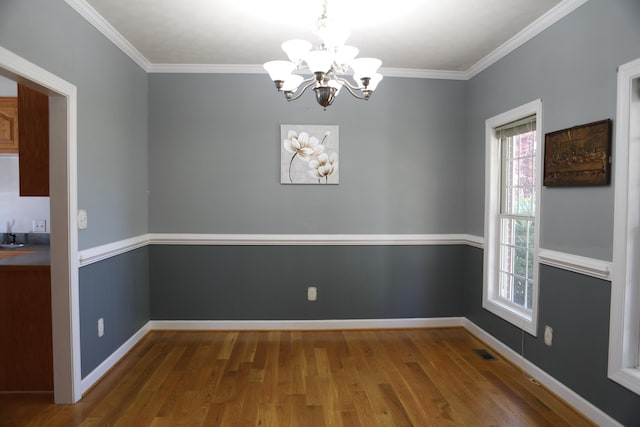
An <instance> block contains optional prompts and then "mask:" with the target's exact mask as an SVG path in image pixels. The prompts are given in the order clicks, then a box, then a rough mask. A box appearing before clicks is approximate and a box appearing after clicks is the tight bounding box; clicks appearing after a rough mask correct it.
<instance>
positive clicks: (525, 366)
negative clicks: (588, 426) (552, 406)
mask: <svg viewBox="0 0 640 427" xmlns="http://www.w3.org/2000/svg"><path fill="white" fill-rule="evenodd" d="M463 323H464V328H465V329H466V330H467V331H469V332H470V333H471V334H473V335H474V336H475V337H476V338H478V339H479V340H481V341H484V342H485V343H486V344H487V345H489V346H491V347H492V348H493V349H494V350H495V351H496V352H497V353H499V354H500V355H501V356H502V357H504V358H505V359H507V360H508V361H510V362H511V363H513V364H514V365H516V366H518V367H519V368H521V369H522V370H524V371H525V372H527V373H528V374H529V375H531V376H532V377H533V378H535V379H536V380H537V381H538V382H539V383H540V384H542V385H543V386H545V387H546V388H548V389H549V390H551V391H552V392H553V393H555V394H556V395H557V396H559V397H560V398H561V399H563V400H564V401H565V402H567V403H568V404H569V405H571V406H573V407H574V408H575V409H576V410H577V411H579V412H580V413H582V414H583V415H584V416H585V417H587V418H589V419H590V420H591V421H593V422H594V423H595V424H596V425H598V426H611V427H622V424H620V423H618V422H617V421H616V420H614V419H613V418H611V417H610V416H609V415H607V414H605V413H604V412H602V411H601V410H600V409H599V408H597V407H596V406H594V405H593V404H592V403H591V402H589V401H587V400H586V399H585V398H583V397H582V396H580V395H579V394H577V393H576V392H574V391H573V390H571V389H570V388H569V387H567V386H566V385H564V384H562V383H561V382H560V381H558V380H557V379H555V378H554V377H552V376H551V375H549V374H548V373H547V372H545V371H543V370H542V369H540V368H539V367H538V366H536V365H534V364H533V363H531V362H530V361H528V360H527V359H525V358H524V357H522V356H521V355H519V354H518V353H517V352H515V351H513V350H512V349H511V348H510V347H508V346H507V345H505V344H503V343H502V342H501V341H499V340H498V339H496V338H494V337H493V336H492V335H491V334H489V333H488V332H486V331H485V330H484V329H482V328H480V327H479V326H478V325H476V324H475V323H473V322H472V321H470V320H469V319H465V320H464V322H463Z"/></svg>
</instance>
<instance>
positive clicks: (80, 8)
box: [64, 0, 151, 72]
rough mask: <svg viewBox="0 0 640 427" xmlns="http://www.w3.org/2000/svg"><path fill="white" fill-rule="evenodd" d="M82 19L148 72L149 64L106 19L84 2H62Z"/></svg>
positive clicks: (77, 0) (72, 0)
mask: <svg viewBox="0 0 640 427" xmlns="http://www.w3.org/2000/svg"><path fill="white" fill-rule="evenodd" d="M64 1H65V2H66V3H67V4H68V5H69V6H71V7H72V8H73V9H74V10H75V11H76V12H78V13H79V14H80V16H82V17H83V18H84V19H86V20H87V22H89V23H90V24H91V25H93V26H94V27H95V28H96V29H97V30H98V31H100V32H101V33H102V35H104V36H105V37H106V38H108V39H109V40H110V41H111V42H112V43H113V44H115V45H116V46H117V47H118V48H119V49H120V50H121V51H122V52H124V53H125V55H127V56H128V57H129V58H131V59H132V60H133V62H135V63H136V64H138V66H139V67H140V68H142V69H143V70H144V71H146V72H149V68H150V67H151V62H149V60H148V59H147V58H145V56H144V55H143V54H142V53H140V51H139V50H138V49H136V48H135V47H134V46H133V45H132V44H131V43H129V41H128V40H127V39H126V38H124V36H123V35H122V34H120V33H119V32H118V30H116V29H115V28H114V27H113V26H112V25H111V24H110V23H109V22H107V20H106V19H104V18H103V17H102V15H100V14H99V13H98V11H97V10H95V9H94V8H93V7H92V6H91V5H90V4H89V3H87V2H86V1H85V0H64Z"/></svg>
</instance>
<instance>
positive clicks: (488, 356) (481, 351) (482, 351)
mask: <svg viewBox="0 0 640 427" xmlns="http://www.w3.org/2000/svg"><path fill="white" fill-rule="evenodd" d="M473 351H474V352H475V353H476V354H477V355H478V356H480V357H482V358H483V359H484V360H498V359H496V358H495V357H494V356H493V355H492V354H491V353H489V352H488V351H487V350H485V349H483V348H481V349H476V350H473Z"/></svg>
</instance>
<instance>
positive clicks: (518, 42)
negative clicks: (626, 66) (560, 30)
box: [466, 0, 589, 80]
mask: <svg viewBox="0 0 640 427" xmlns="http://www.w3.org/2000/svg"><path fill="white" fill-rule="evenodd" d="M588 1H589V0H564V1H562V2H560V3H558V4H557V5H556V6H555V7H554V8H552V9H551V10H549V11H548V12H547V13H545V14H544V15H542V16H541V17H540V18H538V19H536V20H535V21H533V22H532V23H531V24H529V25H528V26H527V27H526V28H525V29H524V30H522V31H520V32H519V33H518V34H516V35H515V36H513V37H511V38H510V39H509V40H507V41H506V42H504V43H503V44H502V45H501V46H500V47H498V48H497V49H496V50H494V51H493V52H491V53H490V54H488V55H487V56H485V57H484V58H482V59H481V60H480V61H478V62H476V63H475V64H474V65H472V66H471V68H469V69H468V70H467V71H466V78H467V80H469V79H471V78H472V77H474V76H475V75H477V74H479V73H480V72H482V71H484V70H486V69H487V68H489V67H490V66H491V65H493V64H495V63H496V62H498V61H499V60H501V59H502V58H504V57H505V56H507V55H508V54H510V53H511V52H513V51H514V50H516V49H517V48H519V47H520V46H522V45H523V44H525V43H526V42H528V41H529V40H531V39H532V38H534V37H535V36H537V35H538V34H540V33H541V32H542V31H544V30H545V29H547V28H549V27H550V26H551V25H553V24H555V23H556V22H558V21H559V20H561V19H562V18H564V17H565V16H567V15H568V14H570V13H571V12H573V11H574V10H576V9H577V8H578V7H580V6H582V5H583V4H585V3H586V2H588Z"/></svg>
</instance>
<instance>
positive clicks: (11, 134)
mask: <svg viewBox="0 0 640 427" xmlns="http://www.w3.org/2000/svg"><path fill="white" fill-rule="evenodd" d="M0 153H10V154H14V153H18V98H16V97H0Z"/></svg>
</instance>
